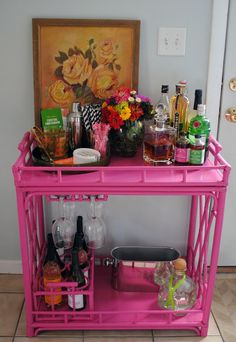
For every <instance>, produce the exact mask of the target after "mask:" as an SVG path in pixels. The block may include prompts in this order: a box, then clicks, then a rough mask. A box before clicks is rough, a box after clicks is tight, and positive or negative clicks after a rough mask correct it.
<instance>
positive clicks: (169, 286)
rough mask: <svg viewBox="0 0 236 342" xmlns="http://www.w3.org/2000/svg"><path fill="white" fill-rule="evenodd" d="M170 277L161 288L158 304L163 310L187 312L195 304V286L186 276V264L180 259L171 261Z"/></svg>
mask: <svg viewBox="0 0 236 342" xmlns="http://www.w3.org/2000/svg"><path fill="white" fill-rule="evenodd" d="M173 266H174V270H173V273H172V275H171V276H170V277H169V279H167V281H166V282H165V284H164V285H163V286H161V288H160V291H159V293H158V304H159V306H160V307H161V308H163V309H169V310H177V311H181V310H187V309H190V308H192V307H193V306H194V305H195V302H196V293H197V291H196V284H195V283H194V282H193V280H192V279H191V278H190V277H189V276H187V275H186V269H187V264H186V261H185V260H184V259H182V258H179V259H177V260H175V261H173Z"/></svg>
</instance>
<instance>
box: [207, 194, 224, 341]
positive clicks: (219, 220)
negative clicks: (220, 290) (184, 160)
mask: <svg viewBox="0 0 236 342" xmlns="http://www.w3.org/2000/svg"><path fill="white" fill-rule="evenodd" d="M217 197H218V198H217V207H216V212H215V216H216V222H215V231H214V236H213V243H212V252H211V262H210V272H209V278H208V287H207V292H206V298H205V305H204V311H203V323H204V328H203V329H202V331H201V336H207V331H208V322H209V317H210V311H211V303H212V299H213V294H214V284H215V276H216V272H217V263H218V256H219V249H220V241H221V232H222V224H223V217H224V207H225V197H226V189H224V191H222V192H219V193H218V196H217Z"/></svg>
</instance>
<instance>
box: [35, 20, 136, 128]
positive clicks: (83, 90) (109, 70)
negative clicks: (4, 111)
mask: <svg viewBox="0 0 236 342" xmlns="http://www.w3.org/2000/svg"><path fill="white" fill-rule="evenodd" d="M139 32H140V21H139V20H101V19H99V20H92V19H91V20H90V19H33V61H34V95H35V124H36V125H37V126H41V122H40V121H41V120H40V111H41V109H46V108H52V107H60V108H62V109H70V107H71V104H72V103H73V102H76V101H77V102H81V103H82V104H89V103H96V102H99V101H101V100H103V99H105V98H108V97H110V96H111V95H112V93H113V92H114V91H115V90H116V89H117V88H118V87H121V86H124V87H130V88H134V89H136V90H137V88H138V67H139Z"/></svg>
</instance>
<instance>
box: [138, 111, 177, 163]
mask: <svg viewBox="0 0 236 342" xmlns="http://www.w3.org/2000/svg"><path fill="white" fill-rule="evenodd" d="M166 119H167V117H166V115H165V114H164V113H163V110H162V109H161V108H160V107H159V108H157V109H156V114H155V115H154V122H153V121H152V122H151V123H150V122H148V123H147V124H146V125H145V134H144V141H143V159H144V160H145V162H147V163H148V164H151V165H170V164H172V162H173V160H174V147H175V137H176V130H175V129H174V128H173V127H170V126H168V125H167V124H166Z"/></svg>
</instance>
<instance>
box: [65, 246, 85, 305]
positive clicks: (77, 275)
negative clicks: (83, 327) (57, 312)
mask: <svg viewBox="0 0 236 342" xmlns="http://www.w3.org/2000/svg"><path fill="white" fill-rule="evenodd" d="M70 280H71V281H73V282H76V283H77V289H79V288H81V287H83V286H85V285H86V282H85V277H84V273H83V271H82V270H81V267H80V265H79V259H78V250H77V249H76V248H75V249H73V251H72V266H71V277H70ZM68 306H69V307H70V308H71V309H75V310H83V309H84V308H85V306H86V296H85V295H84V294H83V293H78V294H75V295H73V294H69V295H68Z"/></svg>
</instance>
